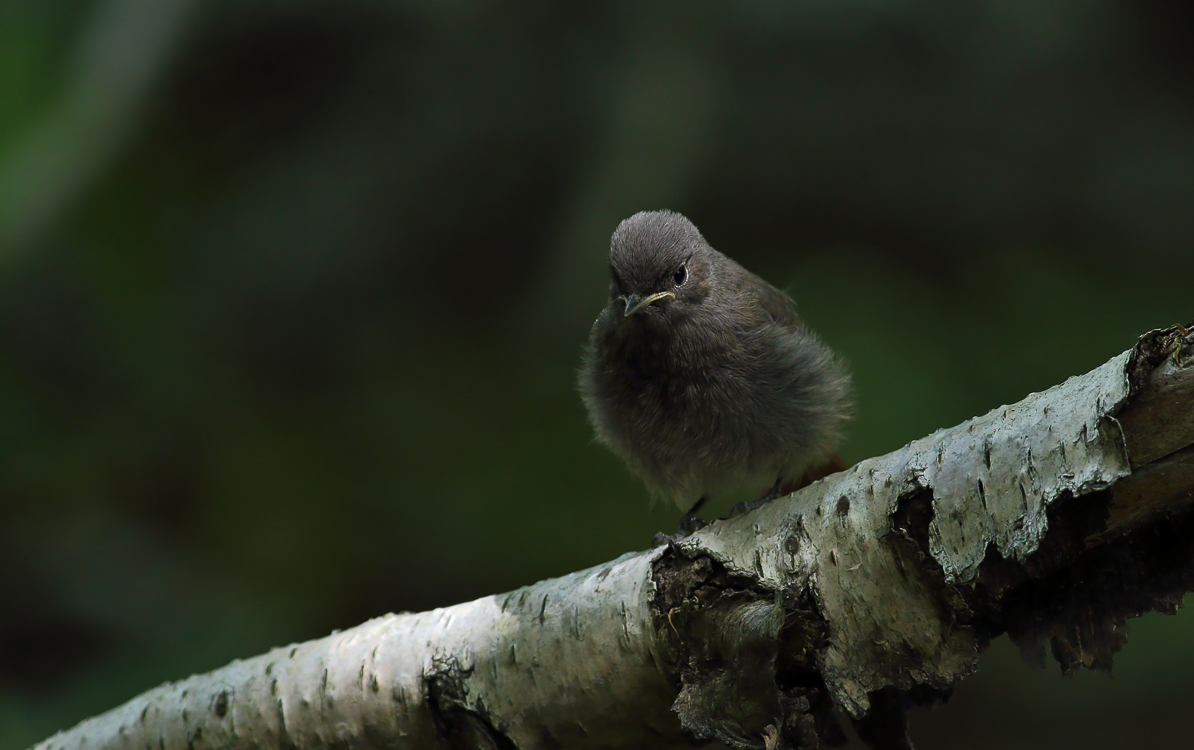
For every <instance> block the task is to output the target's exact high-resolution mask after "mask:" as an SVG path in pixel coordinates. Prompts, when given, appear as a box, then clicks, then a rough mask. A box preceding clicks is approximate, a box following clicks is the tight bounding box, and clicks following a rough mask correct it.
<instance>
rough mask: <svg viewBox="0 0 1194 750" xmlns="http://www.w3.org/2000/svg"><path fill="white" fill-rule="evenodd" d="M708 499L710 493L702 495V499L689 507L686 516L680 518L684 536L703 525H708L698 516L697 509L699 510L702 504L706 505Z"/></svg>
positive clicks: (681, 530)
mask: <svg viewBox="0 0 1194 750" xmlns="http://www.w3.org/2000/svg"><path fill="white" fill-rule="evenodd" d="M708 500H709V496H708V495H706V496H704V497H702V498H701V499H700V500H697V501H696V502H695V503H693V505H692V507H691V508H689V509H688V512H687V513H685V514H684V517H683V518H681V519H680V532H681V533H683V534H684V536H688V535H689V534H691V533H692V532H694V531H696V530H697V529H699V528H701V527H702V526H707V525H708V524H706V523H705V522H704V521H702V520H701V519H700V518H698V517H697V511H699V510H700V509H701V506H702V505H704V504H705V503H706V502H707V501H708Z"/></svg>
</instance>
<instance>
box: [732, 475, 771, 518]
mask: <svg viewBox="0 0 1194 750" xmlns="http://www.w3.org/2000/svg"><path fill="white" fill-rule="evenodd" d="M783 486H784V475H783V474H780V475H779V476H778V477H776V478H775V484H773V485H771V489H769V490H767V494H766V495H763V496H762V497H760V498H759V499H758V500H743V501H742V502H740V503H738V504H737V505H735V506H734V507H733V508H730V518H733V517H734V516H740V515H742V514H743V513H749V512H750V511H752V510H754V509H755V508H761V507H762V506H764V505H766V504H767V503H769V502H771V501H772V500H774V499H775V498H777V497H779V496H780V493H781V492H782V491H783Z"/></svg>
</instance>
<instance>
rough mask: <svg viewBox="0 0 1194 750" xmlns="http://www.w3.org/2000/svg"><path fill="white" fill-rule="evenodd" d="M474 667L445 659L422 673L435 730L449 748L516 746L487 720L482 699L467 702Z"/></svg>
mask: <svg viewBox="0 0 1194 750" xmlns="http://www.w3.org/2000/svg"><path fill="white" fill-rule="evenodd" d="M473 671H474V670H473V669H472V668H465V667H463V666H461V664H460V663H459V662H458V661H457V660H455V659H445V660H442V661H439V662H438V663H436V664H435V669H434V671H433V672H431V673H429V674H427V675H425V676H424V685H425V689H426V693H425V695H426V699H425V703H426V705H427V710H428V711H429V712H430V713H431V719H432V721H433V722H434V724H435V729H436V733H437V734H438V735H439V737H440V739H442V740H443V741H444V743H445V744H446V745H447V747H449V748H451V750H518V746H517V745H515V744H514V742H512V741H511V740H510V738H509V737H507V736H506V735H505V734H504V733H502V732H501V731H499V730H498V729H497V727H495V726H494V725H493V722H492V721H490V718H489V716H488V714H487V712H486V710H485V705H484V703H482V702H481V701H476V706H475V707H474V706H470V705H469V701H468V678H469V676H470V675H472V673H473Z"/></svg>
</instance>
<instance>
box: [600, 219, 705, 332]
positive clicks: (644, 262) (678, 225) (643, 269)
mask: <svg viewBox="0 0 1194 750" xmlns="http://www.w3.org/2000/svg"><path fill="white" fill-rule="evenodd" d="M713 256H714V252H713V249H712V248H710V247H709V244H708V243H707V242H705V238H704V237H702V236H701V233H700V232H699V231H697V228H696V227H695V226H694V225H693V223H692V222H691V221H689V220H688V219H686V218H685V217H684V216H682V215H680V214H678V213H675V212H674V211H642V212H640V213H637V214H635V215H634V216H631V217H630V218H629V219H626V220H625V221H623V222H622V223H621V224H619V225H618V228H617V229H615V230H614V235H613V237H612V238H611V240H610V248H609V271H610V276H611V283H610V287H609V295H610V301H611V303H613V304H615V305H616V304H619V303H620V304H621V305H622V307H621V314H622V317H624V318H635V317H636V316H638V318H639V319H642V317H643V316H651V317H656V316H662V317H665V318H668V317H674V316H676V315H680V314H683V313H684V312H685V311H687V310H689V309H691V308H692V306H694V305H697V304H699V303H700V302H701V301H702V300H703V299H704V298H705V297H707V296H709V291H710V283H711V275H712V273H711V272H712V264H713V261H714V257H713ZM615 310H617V308H615Z"/></svg>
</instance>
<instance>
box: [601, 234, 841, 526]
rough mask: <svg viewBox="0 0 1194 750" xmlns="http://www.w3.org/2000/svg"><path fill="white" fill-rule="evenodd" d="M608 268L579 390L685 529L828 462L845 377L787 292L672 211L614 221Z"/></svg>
mask: <svg viewBox="0 0 1194 750" xmlns="http://www.w3.org/2000/svg"><path fill="white" fill-rule="evenodd" d="M609 270H610V275H611V276H612V283H611V284H610V292H609V296H610V301H609V304H608V305H607V306H606V308H605V309H604V310H603V311H602V313H601V316H600V317H599V318H597V321H596V322H595V323H594V324H593V329H592V332H591V334H590V339H589V346H588V349H587V350H586V352H585V357H584V362H583V365H582V367H581V372H580V391H581V395H582V397H583V398H584V402H585V406H586V407H587V408H588V412H589V419H590V421H591V422H592V423H593V427H594V429H595V430H596V432H597V437H598V439H599V440H600V441H601V442H602V443H604V444H605V445H607V446H608V447H609V448H610V450H612V451H613V452H614V453H616V454H617V455H618V456H620V457H621V458H622V459H623V460H625V461H626V464H627V465H628V466H629V468H630V470H631V471H632V472H633V473H635V474H637V475H638V476H639V477H641V478H642V479H643V481H644V482H646V484H647V487H648V488H649V489H650V490H651V491H652V493H653V494H655V495H661V496H664V497H667V498H669V499H671V500H672V501H673V502H675V503H676V505H677V506H679V507H680V509H681V510H685V511H688V513H687V515H686V516H685V523H692V521H693V516H694V514H695V512H696V510H697V509H698V508H699V507H700V506H701V504H703V503H704V502H705V501H706V500H709V499H715V500H717V499H722V498H729V499H739V498H747V499H752V500H753V499H755V498H758V497H760V496H761V495H764V493H767V490H768V488H771V492H770V493H767V496H774V495H776V494H778V493H779V491H780V488H781V487H785V485H790V484H791V483H793V482H797V481H799V480H800V479H801V477H803V476H804V475H805V474H806V473H808V472H810V471H816V470H817V469H818V468H819V467H821V466H822V465H824V464H826V463H828V462H830V461H831V459H832V458H833V451H834V449H835V447H836V446H837V444H838V442H839V441H840V440H841V437H842V430H843V427H844V425H845V423H846V420H847V419H848V418H849V414H850V408H851V401H850V376H849V374H848V373H847V372H846V368H845V366H844V365H843V363H842V362H841V360H840V359H839V358H838V357H837V356H836V355H835V354H834V353H833V352H832V351H830V349H829V348H828V347H826V346H825V345H824V344H822V343H821V341H820V340H819V339H818V338H817V337H816V336H815V335H814V334H813V333H812V332H811V331H809V330H808V328H806V327H805V325H804V323H803V322H802V321H801V320H800V317H799V316H798V315H797V314H796V308H795V304H794V303H793V302H792V300H791V299H790V298H789V297H788V296H787V295H786V294H784V293H783V292H781V291H780V290H778V289H776V288H775V287H773V286H771V285H770V284H768V283H767V282H766V281H764V280H763V279H761V278H759V277H758V276H755V275H754V274H752V273H751V272H749V271H747V270H746V269H745V268H743V267H742V266H740V265H738V264H737V263H735V262H734V261H733V260H731V259H730V258H727V257H726V256H724V255H722V254H721V253H719V252H718V251H716V250H714V249H713V248H712V247H710V246H709V243H707V242H706V241H705V238H704V237H702V236H701V233H700V232H699V231H698V230H697V228H696V227H695V226H694V225H693V224H692V222H691V221H689V220H688V219H686V218H685V217H684V216H682V215H680V214H678V213H675V212H672V211H644V212H642V213H637V214H635V215H634V216H631V217H630V218H629V219H626V220H625V221H623V222H622V223H621V224H619V225H618V228H617V229H616V230H614V234H613V237H612V239H611V240H610V250H609ZM837 461H839V462H840V459H837ZM843 468H844V466H843ZM823 473H827V472H823ZM683 528H684V524H682V529H683Z"/></svg>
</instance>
